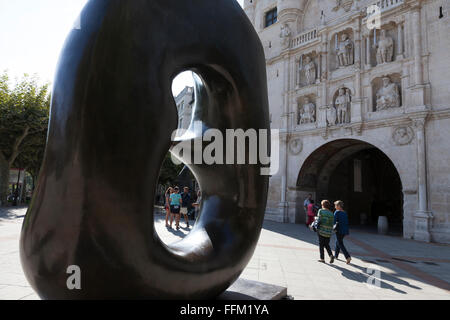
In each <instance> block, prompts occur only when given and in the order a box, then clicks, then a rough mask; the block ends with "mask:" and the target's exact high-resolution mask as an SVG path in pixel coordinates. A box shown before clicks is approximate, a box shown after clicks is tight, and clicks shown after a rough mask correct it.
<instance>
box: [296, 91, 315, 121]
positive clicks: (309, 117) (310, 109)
mask: <svg viewBox="0 0 450 320" xmlns="http://www.w3.org/2000/svg"><path fill="white" fill-rule="evenodd" d="M314 122H316V106H315V105H314V103H312V102H311V101H310V99H309V98H308V97H306V98H305V103H304V104H303V107H302V108H299V118H298V124H304V123H314Z"/></svg>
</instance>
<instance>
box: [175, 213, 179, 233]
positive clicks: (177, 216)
mask: <svg viewBox="0 0 450 320" xmlns="http://www.w3.org/2000/svg"><path fill="white" fill-rule="evenodd" d="M175 219H176V221H175V226H176V228H177V230H178V229H180V214H179V213H178V214H176V215H175Z"/></svg>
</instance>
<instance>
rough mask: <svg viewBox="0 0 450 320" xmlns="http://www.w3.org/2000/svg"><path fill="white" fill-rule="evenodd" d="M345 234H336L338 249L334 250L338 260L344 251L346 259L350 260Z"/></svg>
mask: <svg viewBox="0 0 450 320" xmlns="http://www.w3.org/2000/svg"><path fill="white" fill-rule="evenodd" d="M344 237H345V235H344V234H339V233H336V248H335V250H334V255H335V257H336V258H337V257H338V256H339V252H340V251H341V250H342V253H343V254H344V256H345V259H348V258H350V254H349V253H348V251H347V249H346V248H345V245H344Z"/></svg>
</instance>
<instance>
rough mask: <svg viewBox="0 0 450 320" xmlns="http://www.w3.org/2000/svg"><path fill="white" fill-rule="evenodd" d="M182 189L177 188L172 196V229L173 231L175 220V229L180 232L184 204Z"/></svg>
mask: <svg viewBox="0 0 450 320" xmlns="http://www.w3.org/2000/svg"><path fill="white" fill-rule="evenodd" d="M179 192H180V188H178V187H175V188H174V192H173V193H172V194H171V195H170V212H171V213H172V215H171V217H170V229H172V223H173V219H174V218H175V227H176V228H177V230H180V207H181V204H182V202H183V200H182V198H181V195H180V193H179Z"/></svg>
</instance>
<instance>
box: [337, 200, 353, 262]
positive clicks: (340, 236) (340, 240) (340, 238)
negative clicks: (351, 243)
mask: <svg viewBox="0 0 450 320" xmlns="http://www.w3.org/2000/svg"><path fill="white" fill-rule="evenodd" d="M334 206H335V208H336V211H335V212H334V224H336V223H337V224H338V225H337V230H336V248H335V250H334V256H335V258H336V259H337V258H338V257H339V252H340V251H341V250H342V253H344V256H345V259H346V260H347V264H349V263H350V261H351V260H352V258H351V257H350V254H349V253H348V251H347V249H346V248H345V246H344V237H345V236H346V235H348V234H349V232H348V217H347V213H346V212H345V211H344V202H342V201H341V200H338V201H336V202H335V203H334Z"/></svg>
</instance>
